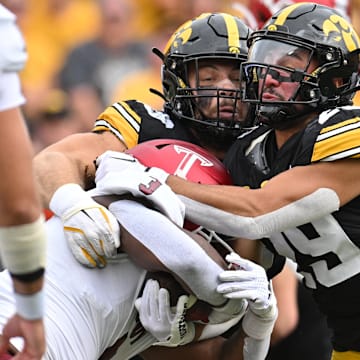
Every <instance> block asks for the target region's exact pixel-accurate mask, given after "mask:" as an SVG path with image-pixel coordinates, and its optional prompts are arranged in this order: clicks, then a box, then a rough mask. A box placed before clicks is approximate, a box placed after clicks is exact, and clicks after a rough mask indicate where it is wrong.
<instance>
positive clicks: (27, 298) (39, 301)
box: [14, 290, 44, 320]
mask: <svg viewBox="0 0 360 360" xmlns="http://www.w3.org/2000/svg"><path fill="white" fill-rule="evenodd" d="M14 299H15V303H16V312H17V313H18V314H19V315H20V316H21V317H22V318H24V319H26V320H38V319H41V318H43V316H44V290H40V291H38V292H36V293H34V294H19V293H17V292H15V293H14Z"/></svg>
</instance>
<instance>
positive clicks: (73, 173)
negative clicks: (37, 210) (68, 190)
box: [34, 151, 85, 208]
mask: <svg viewBox="0 0 360 360" xmlns="http://www.w3.org/2000/svg"><path fill="white" fill-rule="evenodd" d="M34 170H35V176H36V180H37V184H38V191H39V194H40V199H41V202H42V205H43V207H45V208H48V206H49V202H50V200H51V197H52V196H53V194H54V192H55V191H56V190H57V189H58V188H59V187H60V186H61V185H64V184H67V183H75V184H79V185H80V186H82V187H84V186H85V179H84V176H83V175H82V174H81V171H80V169H79V166H78V163H77V162H76V161H74V160H73V159H71V158H70V157H69V156H67V155H65V154H63V153H61V152H51V151H49V152H47V151H45V152H42V153H40V154H38V155H37V156H36V157H35V159H34Z"/></svg>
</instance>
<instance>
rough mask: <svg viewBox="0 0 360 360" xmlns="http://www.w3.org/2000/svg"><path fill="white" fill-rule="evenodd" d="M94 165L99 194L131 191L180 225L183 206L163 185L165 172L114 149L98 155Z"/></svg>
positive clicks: (183, 215) (183, 212)
mask: <svg viewBox="0 0 360 360" xmlns="http://www.w3.org/2000/svg"><path fill="white" fill-rule="evenodd" d="M96 166H97V170H96V177H95V182H96V188H97V192H98V193H99V195H109V194H127V193H130V194H132V195H134V196H135V197H141V198H145V199H147V200H148V201H150V202H151V203H152V204H153V206H154V208H156V209H157V210H159V211H160V212H162V213H163V214H164V215H166V216H167V217H168V218H169V219H170V220H172V221H173V222H174V223H175V224H177V225H178V226H180V227H182V226H183V224H184V217H185V205H184V204H183V203H182V202H181V200H180V199H179V197H178V196H177V195H176V194H175V193H174V192H173V191H172V190H171V188H170V187H169V186H168V185H166V184H165V182H166V179H167V177H168V176H169V174H168V173H167V172H165V171H164V170H162V169H159V168H156V167H152V168H148V167H146V166H144V165H142V164H141V163H140V162H139V161H138V160H136V159H135V158H134V157H133V156H132V155H129V154H126V153H121V152H115V151H107V152H105V153H104V154H102V155H101V156H99V157H98V158H97V160H96Z"/></svg>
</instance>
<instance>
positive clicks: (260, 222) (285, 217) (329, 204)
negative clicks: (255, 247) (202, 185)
mask: <svg viewBox="0 0 360 360" xmlns="http://www.w3.org/2000/svg"><path fill="white" fill-rule="evenodd" d="M179 197H180V199H181V201H182V202H183V203H184V204H185V217H186V218H187V219H188V220H190V221H192V222H193V223H195V224H198V225H201V226H204V227H205V228H208V229H212V230H214V231H216V232H218V233H220V234H224V235H228V236H235V237H244V238H246V239H260V238H263V237H267V236H270V235H271V234H274V233H278V232H281V231H284V230H286V229H289V228H293V227H296V226H299V225H302V224H306V223H308V222H311V221H314V220H315V219H319V218H322V217H324V216H325V215H328V214H331V213H332V212H334V211H336V210H338V209H339V206H340V200H339V197H338V196H337V194H336V192H335V191H334V190H332V189H328V188H320V189H317V190H316V191H314V192H313V193H311V194H309V195H306V196H304V197H303V198H301V199H299V200H297V201H295V202H293V203H291V204H288V205H286V206H283V207H281V208H279V209H277V210H274V211H272V212H269V213H267V214H264V215H260V216H257V217H246V216H241V215H235V214H232V213H229V212H226V211H223V210H220V209H217V208H214V207H212V206H209V205H206V204H203V203H200V202H198V201H195V200H192V199H189V198H187V197H185V196H182V195H179Z"/></svg>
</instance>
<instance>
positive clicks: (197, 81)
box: [162, 13, 250, 136]
mask: <svg viewBox="0 0 360 360" xmlns="http://www.w3.org/2000/svg"><path fill="white" fill-rule="evenodd" d="M249 34H250V30H249V28H248V27H247V26H246V25H245V24H244V23H243V22H242V21H241V20H240V19H238V18H236V17H234V16H231V15H228V14H222V13H217V14H202V15H200V16H199V17H197V18H196V19H194V20H192V21H189V22H187V23H185V24H184V25H183V26H182V27H180V29H178V30H177V31H176V32H175V34H174V35H173V37H172V39H170V41H169V44H168V46H167V49H165V58H164V65H163V69H162V82H163V91H164V96H165V98H166V101H167V103H166V107H167V109H168V110H169V111H170V112H171V113H172V114H173V115H174V116H176V117H177V118H179V119H183V120H185V121H187V122H188V124H189V126H191V127H193V128H194V129H195V131H197V129H209V128H216V129H218V132H220V133H223V132H227V133H229V134H235V135H234V136H237V134H238V133H239V132H240V129H241V123H242V122H243V121H244V119H245V118H246V114H247V111H246V108H247V105H244V104H243V103H242V102H241V97H242V96H241V91H240V83H239V82H240V68H241V62H243V61H245V60H246V58H247V45H246V41H247V38H248V36H249Z"/></svg>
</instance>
